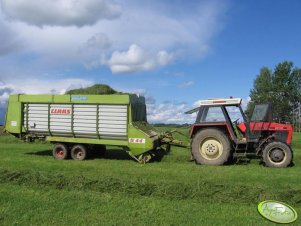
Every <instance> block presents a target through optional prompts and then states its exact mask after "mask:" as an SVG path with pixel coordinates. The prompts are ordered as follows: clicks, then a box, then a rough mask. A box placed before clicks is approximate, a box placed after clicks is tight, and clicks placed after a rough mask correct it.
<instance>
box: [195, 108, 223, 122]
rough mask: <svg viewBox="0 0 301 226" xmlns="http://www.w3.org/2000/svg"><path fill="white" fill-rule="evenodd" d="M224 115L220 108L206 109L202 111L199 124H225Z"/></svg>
mask: <svg viewBox="0 0 301 226" xmlns="http://www.w3.org/2000/svg"><path fill="white" fill-rule="evenodd" d="M225 121H226V119H225V115H224V113H223V111H222V109H221V107H207V108H205V109H204V111H203V115H202V117H201V120H200V122H225Z"/></svg>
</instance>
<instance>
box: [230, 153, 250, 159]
mask: <svg viewBox="0 0 301 226" xmlns="http://www.w3.org/2000/svg"><path fill="white" fill-rule="evenodd" d="M233 157H234V158H246V157H247V153H246V152H244V153H236V152H235V153H233Z"/></svg>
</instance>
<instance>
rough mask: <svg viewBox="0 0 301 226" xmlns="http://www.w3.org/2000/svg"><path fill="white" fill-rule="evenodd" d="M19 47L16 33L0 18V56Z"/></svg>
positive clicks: (19, 42) (19, 43)
mask: <svg viewBox="0 0 301 226" xmlns="http://www.w3.org/2000/svg"><path fill="white" fill-rule="evenodd" d="M20 48H21V41H20V40H19V37H18V35H17V34H16V33H15V32H14V31H13V30H12V29H11V28H10V27H9V26H8V25H7V24H6V23H4V22H3V21H1V19H0V56H1V55H6V54H9V53H11V52H14V51H16V50H18V49H20Z"/></svg>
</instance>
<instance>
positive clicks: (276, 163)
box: [262, 141, 292, 168]
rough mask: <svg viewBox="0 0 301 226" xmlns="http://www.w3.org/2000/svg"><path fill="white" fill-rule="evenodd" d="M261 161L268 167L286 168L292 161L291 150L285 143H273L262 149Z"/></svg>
mask: <svg viewBox="0 0 301 226" xmlns="http://www.w3.org/2000/svg"><path fill="white" fill-rule="evenodd" d="M262 160H263V162H264V164H265V165H266V166H269V167H277V168H284V167H287V166H289V165H290V164H291V161H292V151H291V148H290V147H289V146H288V145H287V144H285V143H282V142H279V141H273V142H271V143H269V144H268V145H266V146H265V147H264V149H263V151H262Z"/></svg>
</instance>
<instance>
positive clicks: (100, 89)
mask: <svg viewBox="0 0 301 226" xmlns="http://www.w3.org/2000/svg"><path fill="white" fill-rule="evenodd" d="M115 93H118V92H117V91H116V90H114V89H112V88H111V87H110V86H108V85H104V84H95V85H93V86H90V87H87V88H81V89H73V90H69V91H67V92H66V94H81V95H85V94H86V95H87V94H94V95H97V94H100V95H102V94H115Z"/></svg>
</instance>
